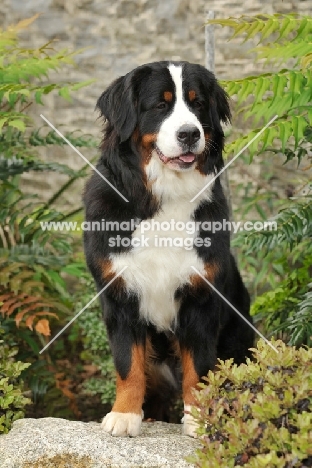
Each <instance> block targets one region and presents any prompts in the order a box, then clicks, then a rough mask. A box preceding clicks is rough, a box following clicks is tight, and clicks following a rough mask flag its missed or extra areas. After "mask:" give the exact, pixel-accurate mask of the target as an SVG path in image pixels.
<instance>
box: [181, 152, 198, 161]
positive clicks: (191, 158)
mask: <svg viewBox="0 0 312 468" xmlns="http://www.w3.org/2000/svg"><path fill="white" fill-rule="evenodd" d="M179 159H180V161H183V162H193V161H194V159H195V155H194V154H192V153H188V154H182V156H179Z"/></svg>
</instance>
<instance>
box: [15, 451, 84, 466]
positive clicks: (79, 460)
mask: <svg viewBox="0 0 312 468" xmlns="http://www.w3.org/2000/svg"><path fill="white" fill-rule="evenodd" d="M91 463H92V461H91V458H90V457H87V456H82V457H78V456H76V455H72V454H70V453H62V454H59V455H55V456H54V457H51V458H50V457H49V458H47V457H42V458H39V459H37V460H36V461H32V462H26V463H24V465H23V468H91V466H92V464H91Z"/></svg>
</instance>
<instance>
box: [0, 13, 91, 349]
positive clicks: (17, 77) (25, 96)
mask: <svg viewBox="0 0 312 468" xmlns="http://www.w3.org/2000/svg"><path fill="white" fill-rule="evenodd" d="M36 17H37V15H36V16H34V17H33V18H30V19H28V20H23V21H21V22H20V23H18V24H17V25H15V26H11V27H10V28H9V29H8V30H7V31H0V105H1V106H0V128H1V130H2V132H1V136H0V155H1V156H0V179H1V185H0V198H1V208H0V311H1V313H2V316H3V318H4V319H5V320H9V319H10V320H11V319H12V318H13V319H14V321H15V323H16V325H17V326H18V327H19V331H21V333H22V331H23V330H25V329H27V328H28V329H29V330H31V331H32V330H33V331H36V335H39V336H40V335H43V336H46V337H47V336H48V335H49V334H50V328H49V320H50V319H53V320H54V319H57V318H58V319H60V318H63V319H64V317H66V316H67V314H69V312H70V307H71V303H72V298H71V296H70V294H69V293H68V291H67V286H66V283H65V281H64V279H63V277H62V273H65V272H67V273H68V274H71V275H76V276H77V275H79V274H80V272H81V263H79V262H78V261H73V240H72V239H71V238H70V236H68V233H67V234H66V235H64V234H62V233H57V234H55V235H53V236H51V232H49V231H46V232H45V231H42V230H41V228H40V221H60V220H64V219H66V217H67V216H70V215H72V214H71V213H67V214H66V213H65V214H64V213H59V212H58V211H56V210H54V209H52V208H51V205H52V204H53V203H55V202H56V201H57V200H58V198H59V197H60V196H61V194H62V193H64V191H65V190H66V189H69V187H70V186H71V185H72V184H73V183H74V182H75V181H76V180H77V179H79V178H82V177H84V176H85V175H86V173H87V167H88V166H87V165H85V166H84V167H83V168H82V169H80V170H79V171H77V170H73V169H71V168H70V167H68V166H67V165H65V164H59V163H54V162H53V163H51V162H43V161H40V158H39V157H38V149H39V148H40V147H47V146H50V145H54V146H55V145H58V146H63V145H64V141H63V140H62V139H61V138H59V137H58V136H56V135H55V133H54V132H51V131H50V129H49V130H48V132H46V130H44V129H43V128H42V129H40V130H36V129H34V128H32V126H33V122H32V118H31V117H30V116H29V115H28V108H29V106H30V105H31V104H34V105H36V104H42V98H43V97H44V96H45V95H47V94H50V93H58V94H60V95H61V97H63V98H65V99H68V98H69V97H70V94H71V92H74V91H76V90H77V89H79V88H80V87H82V86H86V85H87V84H89V83H90V82H89V81H88V82H80V83H69V82H64V83H50V82H48V81H47V78H48V74H49V72H50V71H52V70H59V69H61V68H62V67H63V66H64V65H73V64H74V56H75V54H76V53H78V52H79V51H77V52H75V53H71V52H69V51H67V50H61V51H56V50H54V48H53V46H54V45H53V44H52V43H48V44H45V45H43V46H42V47H40V48H37V49H23V48H21V47H20V46H19V39H18V33H19V32H20V31H21V30H23V29H24V28H25V27H29V26H30V25H31V23H32V22H33V21H34V20H35V19H36ZM42 79H44V80H45V83H44V84H42V81H41V80H42ZM66 136H67V138H68V140H69V141H70V142H71V143H72V144H74V145H75V146H80V147H83V146H86V147H95V142H94V140H93V139H92V138H90V137H88V136H86V135H82V134H81V133H80V132H79V133H77V132H73V133H70V134H69V135H66ZM30 171H32V172H38V171H40V172H43V173H48V171H54V172H58V173H60V174H64V175H67V176H68V180H67V181H66V182H65V183H64V184H63V186H62V187H61V188H60V189H59V190H58V192H56V193H55V194H52V195H51V197H50V200H48V202H43V201H42V200H40V198H39V197H38V196H37V195H33V196H29V195H28V196H26V195H25V194H24V193H23V192H22V191H21V190H20V189H19V184H20V177H19V176H20V175H22V174H23V173H25V172H30ZM79 209H80V208H79ZM79 209H78V210H79ZM75 212H77V210H75ZM19 336H22V334H20V335H19ZM23 336H24V337H25V336H26V337H27V340H28V341H29V342H31V341H32V339H31V338H30V336H29V335H23ZM25 339H26V338H25ZM41 341H42V337H41ZM32 347H33V349H35V346H33V345H32Z"/></svg>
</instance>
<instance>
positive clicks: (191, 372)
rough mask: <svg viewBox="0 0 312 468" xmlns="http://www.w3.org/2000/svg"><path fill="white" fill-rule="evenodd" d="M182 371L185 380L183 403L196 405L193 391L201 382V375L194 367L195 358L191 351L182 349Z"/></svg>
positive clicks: (183, 383) (183, 381) (183, 384)
mask: <svg viewBox="0 0 312 468" xmlns="http://www.w3.org/2000/svg"><path fill="white" fill-rule="evenodd" d="M181 359H182V369H183V380H182V391H183V401H184V404H185V405H193V404H194V401H195V400H194V396H193V389H194V388H196V385H197V384H198V382H199V375H198V374H197V372H196V370H195V366H194V360H193V356H192V355H191V353H190V351H188V350H186V349H181Z"/></svg>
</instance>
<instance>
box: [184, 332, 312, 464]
mask: <svg viewBox="0 0 312 468" xmlns="http://www.w3.org/2000/svg"><path fill="white" fill-rule="evenodd" d="M272 343H273V345H274V346H275V348H276V349H277V350H278V353H276V351H274V349H272V348H271V347H270V346H268V345H267V344H266V343H264V342H263V341H262V340H261V341H259V343H258V348H257V349H253V356H254V360H252V361H251V360H248V361H247V364H242V365H240V366H237V365H234V364H233V363H232V360H229V361H225V362H221V361H220V364H219V369H218V371H217V372H215V373H213V372H210V373H209V374H208V378H207V384H202V385H201V387H202V388H201V390H199V391H197V392H196V399H197V405H196V407H195V408H194V410H193V414H194V416H195V417H196V418H197V420H198V422H199V425H200V429H199V434H200V435H201V442H202V447H201V448H200V449H199V450H198V451H197V452H196V455H195V456H194V457H193V458H192V460H190V461H192V462H193V463H195V464H196V466H198V467H201V468H206V467H207V468H208V467H209V468H217V467H218V468H219V467H221V468H222V467H223V468H231V467H234V466H246V468H247V467H248V468H260V467H261V468H262V467H270V468H274V467H276V468H299V467H300V468H303V467H311V466H312V349H308V348H300V349H296V348H294V347H288V346H286V345H285V344H284V343H283V342H282V341H275V342H272Z"/></svg>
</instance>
